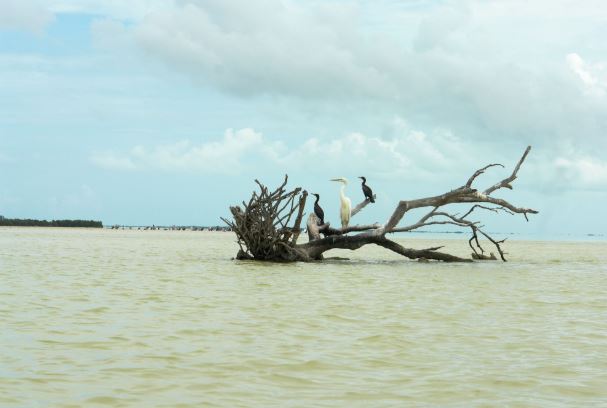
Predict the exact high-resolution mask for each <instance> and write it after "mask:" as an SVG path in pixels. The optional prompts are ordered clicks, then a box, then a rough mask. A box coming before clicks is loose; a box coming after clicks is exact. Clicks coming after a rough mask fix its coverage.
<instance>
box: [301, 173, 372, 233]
mask: <svg viewBox="0 0 607 408" xmlns="http://www.w3.org/2000/svg"><path fill="white" fill-rule="evenodd" d="M358 178H359V179H361V180H362V189H363V194H364V195H365V199H367V200H369V201H370V202H372V203H374V202H375V197H374V196H373V191H372V190H371V187H369V186H368V185H367V179H366V178H365V177H363V176H360V177H358ZM331 181H336V182H338V183H341V189H340V191H339V200H340V207H339V216H340V218H341V227H342V228H346V227H347V226H348V224H349V223H350V215H351V213H352V201H351V200H350V198H348V197H346V194H345V193H344V190H345V188H346V185H347V184H348V180H347V179H346V178H344V177H339V178H334V179H331ZM312 195H313V196H315V197H316V201H314V214H316V216H317V217H318V219H319V220H320V225H322V224H324V223H325V212H324V211H323V209H322V207H321V206H320V204H318V200H320V195H319V194H316V193H313V194H312Z"/></svg>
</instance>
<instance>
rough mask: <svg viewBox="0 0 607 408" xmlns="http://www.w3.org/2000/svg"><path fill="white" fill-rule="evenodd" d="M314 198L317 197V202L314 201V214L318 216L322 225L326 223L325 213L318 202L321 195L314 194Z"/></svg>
mask: <svg viewBox="0 0 607 408" xmlns="http://www.w3.org/2000/svg"><path fill="white" fill-rule="evenodd" d="M312 195H313V196H316V201H314V214H316V216H317V217H318V219H319V220H320V225H322V224H324V223H325V212H324V211H323V209H322V207H321V206H320V205H318V200H319V199H320V195H318V194H316V193H313V194H312Z"/></svg>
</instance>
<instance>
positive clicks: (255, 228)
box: [222, 146, 538, 262]
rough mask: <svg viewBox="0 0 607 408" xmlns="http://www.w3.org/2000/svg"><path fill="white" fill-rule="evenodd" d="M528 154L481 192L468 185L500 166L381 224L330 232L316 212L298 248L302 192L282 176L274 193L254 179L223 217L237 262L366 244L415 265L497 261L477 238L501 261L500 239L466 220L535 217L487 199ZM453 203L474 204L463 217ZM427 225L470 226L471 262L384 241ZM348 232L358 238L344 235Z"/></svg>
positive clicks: (407, 204) (294, 257) (303, 257)
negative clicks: (253, 186) (410, 217)
mask: <svg viewBox="0 0 607 408" xmlns="http://www.w3.org/2000/svg"><path fill="white" fill-rule="evenodd" d="M530 150H531V146H529V147H527V149H526V150H525V152H524V154H523V156H522V157H521V158H520V160H519V161H518V163H517V165H516V166H515V168H514V170H513V172H512V174H511V175H510V176H509V177H507V178H505V179H503V180H501V181H500V182H498V183H496V184H494V185H492V186H491V187H489V188H487V189H485V190H484V191H483V192H479V190H477V189H475V188H473V187H472V185H473V183H474V182H475V181H476V179H477V178H478V177H479V176H480V175H481V174H483V173H485V171H486V170H487V169H489V168H491V167H495V166H501V167H503V166H502V165H501V164H497V163H493V164H489V165H487V166H485V167H483V168H480V169H478V170H476V171H475V172H474V173H473V174H472V176H470V177H469V178H468V180H467V181H466V183H465V184H464V185H463V186H461V187H458V188H456V189H454V190H451V191H448V192H446V193H444V194H440V195H436V196H432V197H426V198H419V199H414V200H402V201H400V202H399V203H398V205H397V207H396V209H395V210H394V212H393V213H392V215H391V216H390V218H389V219H388V221H387V222H386V223H385V224H383V225H382V224H370V225H352V226H348V227H346V228H332V227H331V224H330V223H329V222H326V223H325V224H322V225H319V222H320V220H319V219H318V217H317V216H316V214H314V213H311V214H310V215H309V216H308V219H307V222H306V227H307V232H308V242H306V243H301V244H298V243H297V240H298V238H299V234H300V232H301V227H300V225H301V222H302V220H303V216H304V208H305V203H306V197H307V192H306V191H302V189H301V188H295V189H293V190H291V191H287V190H286V185H287V181H288V177H287V176H285V179H284V181H283V182H282V184H281V185H280V186H279V187H278V188H277V189H276V190H274V191H273V192H269V190H268V188H267V187H266V186H264V185H263V184H261V183H260V182H259V181H258V180H255V182H256V183H257V185H258V187H259V192H256V191H254V192H253V194H252V196H251V199H250V200H249V202H248V203H245V202H243V208H241V207H239V206H235V207H230V211H231V213H232V216H233V221H228V220H225V219H223V218H222V219H223V220H224V222H226V223H227V224H228V225H229V226H230V227H231V228H232V229H233V231H234V232H235V233H236V236H237V238H238V240H237V242H238V245H239V247H240V251H239V253H238V256H237V258H238V259H255V260H272V261H310V260H317V259H322V255H323V253H324V252H326V251H328V250H331V249H350V250H356V249H359V248H360V247H362V246H364V245H368V244H376V245H379V246H381V247H383V248H386V249H389V250H391V251H393V252H396V253H398V254H400V255H403V256H405V257H407V258H410V259H418V260H420V261H427V260H438V261H443V262H470V261H471V260H472V259H479V260H486V259H496V257H495V255H493V253H491V256H487V255H485V250H484V249H483V247H482V246H481V243H480V240H479V236H482V237H484V238H485V239H487V240H488V241H489V242H491V243H492V244H493V245H494V246H495V248H496V249H497V251H498V253H499V255H500V258H501V259H502V260H503V261H506V258H505V252H504V251H503V250H502V247H501V245H502V244H503V243H504V242H505V239H504V240H496V239H494V238H492V237H491V236H490V235H489V234H488V233H486V232H485V231H484V230H483V226H481V225H480V223H479V222H478V221H471V220H469V219H467V217H468V216H470V215H471V214H472V213H473V212H474V211H475V210H477V209H482V210H487V211H492V212H496V213H500V212H501V213H506V214H510V215H513V214H522V215H523V216H525V218H526V219H527V220H528V218H527V215H528V214H537V213H538V211H536V210H534V209H531V208H525V207H517V206H515V205H513V204H511V203H509V202H508V201H506V200H504V199H501V198H497V197H493V196H491V194H492V193H493V192H495V191H497V190H499V189H501V188H508V189H512V182H513V181H514V180H515V179H516V178H517V175H518V172H519V170H520V168H521V165H522V164H523V162H524V161H525V159H526V157H527V155H528V154H529V151H530ZM370 202H371V201H370V200H369V199H365V200H364V201H362V202H360V203H359V204H358V205H357V206H356V207H354V209H353V210H352V211H351V217H353V216H355V215H356V214H358V213H359V212H360V211H361V210H362V209H364V208H365V207H366V206H367V205H368V204H369V203H370ZM458 203H459V204H462V203H470V204H473V205H472V207H471V208H470V209H469V210H468V211H467V212H466V213H465V214H464V215H463V216H459V215H457V214H453V213H450V212H447V211H444V210H441V209H442V208H443V207H445V206H447V205H449V204H458ZM485 204H490V205H493V206H487V205H485ZM424 207H430V208H431V210H430V211H429V212H427V213H426V214H425V215H423V216H422V217H421V218H420V219H419V220H417V221H415V222H413V223H411V224H409V225H404V226H399V224H400V222H401V221H402V220H403V219H404V217H405V215H406V214H407V212H409V211H410V210H413V209H416V208H424ZM439 210H440V211H439ZM293 216H295V219H294V222H293V224H292V225H290V224H291V219H292V217H293ZM431 225H454V226H457V227H462V228H469V229H470V231H471V234H472V236H471V238H470V239H469V241H468V243H469V246H470V248H471V249H472V251H473V253H472V259H468V258H461V257H458V256H454V255H451V254H446V253H442V252H438V249H440V247H437V248H428V249H423V250H418V249H411V248H405V247H403V246H402V245H400V244H398V243H396V242H394V241H392V240H389V239H387V238H386V234H390V233H396V232H405V231H413V230H416V229H419V228H423V227H427V226H431ZM352 232H357V233H358V234H355V235H348V234H349V233H352ZM323 235H324V237H323Z"/></svg>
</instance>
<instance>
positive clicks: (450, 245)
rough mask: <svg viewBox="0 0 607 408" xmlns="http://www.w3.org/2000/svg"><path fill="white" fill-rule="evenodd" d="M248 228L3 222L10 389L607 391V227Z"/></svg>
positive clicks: (230, 393)
mask: <svg viewBox="0 0 607 408" xmlns="http://www.w3.org/2000/svg"><path fill="white" fill-rule="evenodd" d="M233 241H234V236H233V235H232V234H230V233H202V232H180V231H115V230H81V229H50V228H48V229H39V228H0V406H2V407H82V406H87V407H88V406H110V407H215V406H216V407H251V406H257V407H278V406H279V407H325V406H326V407H335V406H347V407H401V406H419V407H434V406H447V407H493V406H510V407H596V406H607V243H605V242H577V243H575V242H573V243H572V242H570V243H566V242H539V241H537V242H523V241H518V242H516V241H513V242H510V243H509V245H508V246H507V250H508V251H509V252H510V260H511V262H508V263H501V262H486V263H476V264H472V265H463V264H442V263H418V262H412V261H407V260H406V259H404V258H402V257H399V256H398V255H393V254H392V253H390V252H387V251H386V250H385V249H383V248H376V247H365V248H363V249H362V250H359V251H356V252H349V251H335V252H334V253H333V255H335V256H349V257H351V260H349V261H329V262H326V263H322V264H291V265H273V264H259V263H251V262H235V261H231V260H230V258H231V257H232V256H233V255H234V254H235V253H236V249H237V247H236V245H235V244H234V242H233ZM402 241H403V242H404V243H405V244H406V245H407V246H411V247H416V248H423V247H428V246H431V245H434V244H436V241H435V240H427V239H426V240H421V239H409V240H405V239H403V240H402ZM439 242H442V243H445V242H446V243H447V248H446V249H447V250H450V251H453V252H455V253H458V254H461V255H466V254H467V253H468V252H469V251H468V250H467V249H466V246H467V242H466V241H465V240H464V239H463V238H462V239H459V240H453V239H452V240H447V241H445V240H442V241H439Z"/></svg>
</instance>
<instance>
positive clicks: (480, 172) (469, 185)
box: [466, 163, 504, 187]
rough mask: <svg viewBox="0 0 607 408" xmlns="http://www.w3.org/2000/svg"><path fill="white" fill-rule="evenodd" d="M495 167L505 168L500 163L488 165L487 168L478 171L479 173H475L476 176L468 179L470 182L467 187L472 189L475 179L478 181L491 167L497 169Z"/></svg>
mask: <svg viewBox="0 0 607 408" xmlns="http://www.w3.org/2000/svg"><path fill="white" fill-rule="evenodd" d="M495 166H500V167H504V165H503V164H499V163H492V164H488V165H486V166H485V167H483V168H482V169H478V170H477V171H475V172H474V174H473V175H472V176H471V177H470V178H469V179H468V182H467V183H466V187H471V186H472V183H473V182H474V179H476V178H477V177H478V176H480V175H481V174H483V173H484V172H485V170H487V169H488V168H490V167H495Z"/></svg>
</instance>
